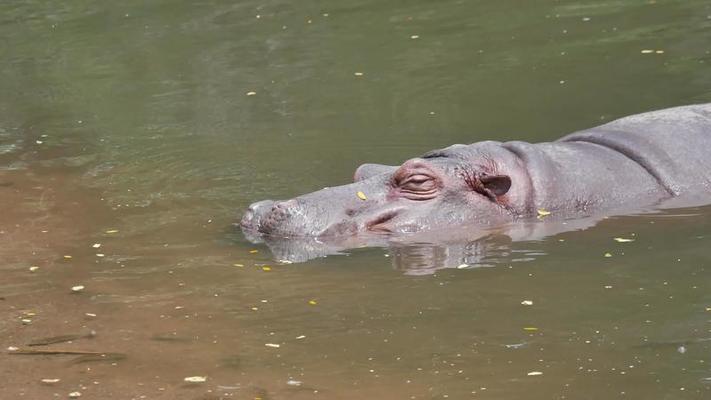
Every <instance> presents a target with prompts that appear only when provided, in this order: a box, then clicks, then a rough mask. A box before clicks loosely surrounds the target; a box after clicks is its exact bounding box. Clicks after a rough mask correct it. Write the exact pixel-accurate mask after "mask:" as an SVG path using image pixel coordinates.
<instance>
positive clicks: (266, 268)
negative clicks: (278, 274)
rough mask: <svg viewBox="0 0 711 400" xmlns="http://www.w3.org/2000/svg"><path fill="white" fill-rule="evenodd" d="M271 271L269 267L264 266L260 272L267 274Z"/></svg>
mask: <svg viewBox="0 0 711 400" xmlns="http://www.w3.org/2000/svg"><path fill="white" fill-rule="evenodd" d="M271 270H272V267H269V266H267V265H265V266H263V267H262V271H265V272H269V271H271Z"/></svg>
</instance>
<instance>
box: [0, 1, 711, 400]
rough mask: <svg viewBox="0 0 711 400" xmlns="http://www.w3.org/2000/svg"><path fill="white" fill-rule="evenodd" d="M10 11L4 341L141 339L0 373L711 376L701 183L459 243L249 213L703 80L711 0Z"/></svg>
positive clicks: (532, 393)
mask: <svg viewBox="0 0 711 400" xmlns="http://www.w3.org/2000/svg"><path fill="white" fill-rule="evenodd" d="M0 37H2V41H0V43H1V44H0V202H2V205H3V209H4V211H3V213H2V216H0V238H2V240H3V246H2V248H0V257H1V259H2V260H3V262H2V263H0V273H1V274H2V277H3V278H2V279H1V280H0V310H2V311H0V315H1V316H2V318H0V345H1V346H2V348H3V349H5V348H7V347H9V346H15V347H20V348H25V344H27V343H29V342H30V341H32V340H35V339H40V338H46V337H50V336H58V335H67V334H87V333H89V332H90V331H92V330H93V331H95V332H96V336H95V337H93V338H82V339H77V340H74V341H73V342H71V343H56V344H51V345H48V346H45V347H46V348H47V349H56V350H74V351H95V352H108V353H121V354H122V355H124V356H125V357H116V358H111V357H104V358H103V359H102V358H101V357H99V358H98V360H97V359H96V357H95V358H94V359H91V358H81V359H76V358H77V356H72V355H37V356H25V355H22V356H21V355H10V354H2V355H0V375H1V376H2V377H3V378H2V379H0V387H2V389H3V396H10V397H18V398H21V397H20V396H24V397H25V398H44V397H52V396H53V395H54V394H55V393H56V394H58V396H60V398H61V397H66V396H67V395H68V394H69V393H71V392H75V391H79V392H81V393H82V395H83V396H82V398H140V396H146V397H145V398H165V399H183V398H185V399H213V398H214V399H219V398H238V399H254V398H262V399H282V398H288V399H301V398H304V399H307V398H308V399H311V398H328V399H333V398H339V399H363V398H378V399H409V398H414V399H444V398H453V399H461V398H488V399H518V398H529V399H550V398H575V399H586V398H588V399H600V398H633V399H646V398H662V399H683V398H706V397H707V396H708V395H709V393H708V392H709V389H711V367H709V365H708V364H709V362H711V360H709V358H708V354H709V352H708V351H709V347H710V344H711V342H710V340H711V324H710V322H711V313H709V307H711V295H709V293H710V291H709V290H710V289H711V287H710V284H709V282H711V279H709V278H711V270H709V265H710V264H709V263H710V261H711V260H710V258H711V256H710V255H709V252H708V250H707V249H708V248H709V239H710V237H709V232H710V230H711V209H709V208H704V207H701V208H689V209H683V210H667V211H664V212H660V213H653V214H642V215H637V216H619V217H612V218H609V219H605V220H601V221H599V222H598V223H597V224H595V226H593V227H589V228H587V229H582V230H572V231H569V232H563V233H559V234H556V235H552V236H548V237H545V238H540V240H523V241H511V240H510V239H507V238H506V237H503V236H491V237H487V238H486V239H485V240H481V241H476V242H474V243H472V244H468V247H467V249H466V254H469V255H474V256H477V255H478V256H481V257H478V258H477V257H475V259H472V261H471V262H469V263H468V267H467V268H457V267H459V266H460V264H461V262H460V261H461V258H459V257H458V256H457V254H459V253H457V251H459V250H456V249H452V248H448V247H447V246H435V245H426V244H423V245H420V246H391V247H386V248H377V247H376V248H363V249H357V250H352V251H348V252H346V254H344V255H340V256H329V257H326V258H316V259H313V260H310V261H308V262H305V263H300V264H284V265H281V264H278V263H275V262H274V259H273V257H272V255H271V254H270V253H269V251H268V248H267V247H266V246H263V245H257V246H255V245H252V244H250V243H249V242H248V241H247V240H246V239H245V238H244V237H243V236H242V234H241V233H240V232H239V231H237V230H235V229H234V228H233V227H232V226H231V224H232V223H233V222H235V221H236V219H237V218H238V217H239V215H240V214H241V212H242V211H243V210H244V209H245V208H246V206H247V205H248V204H249V203H251V202H252V201H255V200H259V199H263V198H289V197H293V196H294V195H297V194H300V193H304V192H307V191H312V190H315V189H319V188H321V187H324V186H332V185H335V184H339V183H343V182H347V181H348V180H349V179H351V177H352V174H353V171H354V170H355V168H356V167H357V166H358V165H359V163H362V162H379V163H386V164H398V163H401V162H402V161H404V160H406V159H408V158H410V157H413V156H416V155H420V154H422V153H424V152H426V151H428V150H431V149H434V148H439V147H445V146H448V145H450V144H453V143H472V142H476V141H479V140H485V139H495V140H512V139H517V140H526V141H533V142H536V141H545V140H554V139H556V138H558V137H560V136H562V135H563V134H565V133H569V132H572V131H574V130H578V129H584V128H588V127H591V126H595V125H598V124H601V123H604V122H606V121H610V120H612V119H614V118H618V117H621V116H624V115H629V114H634V113H637V112H642V111H648V110H652V109H658V108H664V107H671V106H677V105H682V104H691V103H699V102H709V101H711V75H710V74H709V63H711V46H710V45H709V44H710V43H711V5H709V3H708V2H707V1H701V0H687V1H684V2H678V1H661V0H658V1H655V2H650V1H637V0H619V1H605V2H598V1H595V2H593V1H587V2H584V1H543V0H542V1H527V2H520V1H500V0H498V1H493V0H482V1H471V2H464V1H448V0H445V1H438V2H426V1H399V2H377V1H367V0H357V1H350V2H324V1H309V2H303V3H301V2H286V1H278V0H268V1H262V2H254V1H250V0H246V1H241V2H228V1H211V0H210V1H200V2H198V1H194V2H188V1H181V2H175V1H171V2H168V1H153V2H150V3H146V2H140V1H132V0H131V1H124V2H121V3H117V4H104V3H100V2H89V1H78V0H72V1H65V2H61V4H59V3H56V2H43V1H12V0H11V1H5V2H3V3H2V5H0ZM644 50H652V52H651V53H650V52H648V51H644ZM643 51H644V52H643ZM619 237H622V238H627V239H634V241H632V242H624V243H619V242H616V241H615V240H614V238H619ZM96 245H100V246H98V247H97V246H96ZM460 250H461V249H460ZM31 266H36V267H39V268H38V269H33V270H34V272H30V267H31ZM433 266H440V267H441V266H446V267H451V268H433ZM77 285H81V286H84V289H83V290H82V291H79V292H76V293H74V292H72V290H71V288H72V287H73V286H77ZM522 303H524V304H522ZM529 304H530V305H529ZM23 319H24V320H28V321H29V322H28V321H25V322H24V323H23V322H22V320H23ZM277 346H278V347H277ZM189 376H207V381H206V382H204V383H200V384H188V383H184V381H183V379H184V378H185V377H189ZM47 378H59V379H60V381H59V382H57V383H53V384H44V383H42V382H41V381H40V380H41V379H47Z"/></svg>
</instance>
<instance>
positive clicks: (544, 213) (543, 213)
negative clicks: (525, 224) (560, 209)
mask: <svg viewBox="0 0 711 400" xmlns="http://www.w3.org/2000/svg"><path fill="white" fill-rule="evenodd" d="M548 215H551V212H550V211H548V210H545V209H543V208H539V209H538V216H539V217H545V216H548Z"/></svg>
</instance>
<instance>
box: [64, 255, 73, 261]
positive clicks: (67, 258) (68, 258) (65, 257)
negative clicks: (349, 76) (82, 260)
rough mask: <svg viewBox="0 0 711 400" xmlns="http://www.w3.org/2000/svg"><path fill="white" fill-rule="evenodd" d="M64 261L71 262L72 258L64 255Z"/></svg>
mask: <svg viewBox="0 0 711 400" xmlns="http://www.w3.org/2000/svg"><path fill="white" fill-rule="evenodd" d="M64 259H65V260H71V259H72V256H70V255H66V256H64Z"/></svg>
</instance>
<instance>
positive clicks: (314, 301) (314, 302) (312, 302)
mask: <svg viewBox="0 0 711 400" xmlns="http://www.w3.org/2000/svg"><path fill="white" fill-rule="evenodd" d="M309 304H311V305H312V306H315V305H316V304H318V303H316V300H309Z"/></svg>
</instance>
